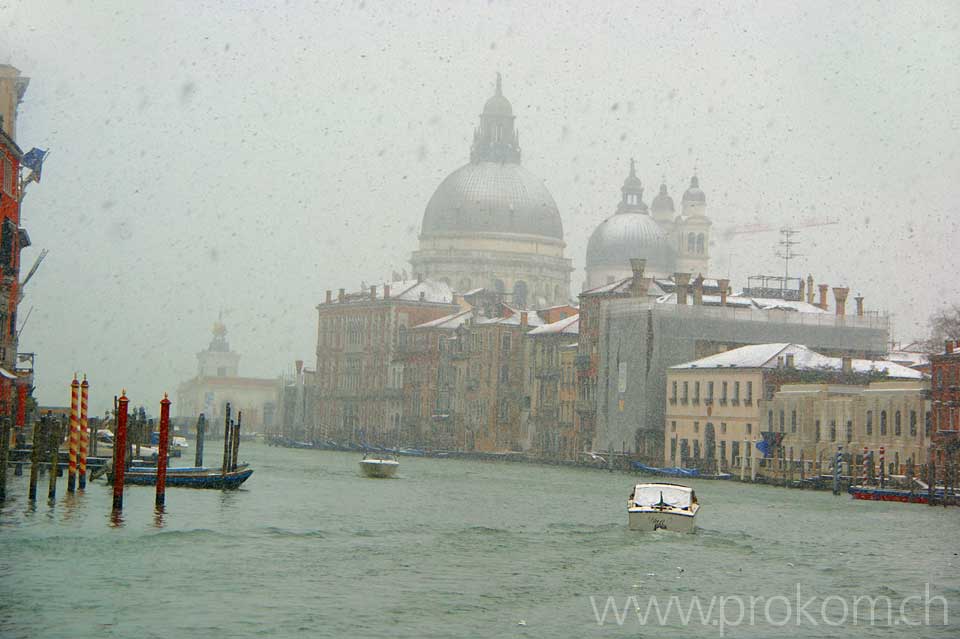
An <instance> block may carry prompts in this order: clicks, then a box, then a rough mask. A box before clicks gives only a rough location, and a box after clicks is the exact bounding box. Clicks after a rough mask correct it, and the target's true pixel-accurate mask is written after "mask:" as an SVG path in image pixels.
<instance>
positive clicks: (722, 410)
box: [664, 343, 923, 469]
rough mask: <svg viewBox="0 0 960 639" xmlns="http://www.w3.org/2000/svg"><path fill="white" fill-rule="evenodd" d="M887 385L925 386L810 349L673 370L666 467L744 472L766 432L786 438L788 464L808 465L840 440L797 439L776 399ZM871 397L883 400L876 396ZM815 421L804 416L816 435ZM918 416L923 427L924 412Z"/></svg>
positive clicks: (757, 349) (760, 350) (768, 349)
mask: <svg viewBox="0 0 960 639" xmlns="http://www.w3.org/2000/svg"><path fill="white" fill-rule="evenodd" d="M881 380H882V381H883V382H884V383H886V382H887V381H889V380H906V381H908V382H910V384H914V383H917V384H920V383H922V380H923V375H922V374H921V373H919V372H917V371H914V370H913V369H910V368H906V367H904V366H900V365H898V364H894V363H892V362H887V361H874V360H864V359H851V358H846V359H844V358H838V357H826V356H823V355H821V354H819V353H816V352H814V351H812V350H811V349H809V348H807V347H806V346H802V345H798V344H785V343H774V344H756V345H751V346H742V347H740V348H735V349H732V350H729V351H725V352H722V353H718V354H716V355H711V356H708V357H705V358H702V359H698V360H695V361H692V362H686V363H684V364H679V365H676V366H671V367H670V368H669V369H667V399H666V404H665V413H666V417H665V424H664V433H665V441H664V462H665V463H667V464H675V465H678V466H701V467H706V468H710V469H715V468H717V467H719V468H720V469H729V468H731V467H734V468H735V467H738V466H739V465H740V460H741V455H746V456H748V457H749V456H750V455H752V454H756V453H754V452H753V446H752V444H753V443H754V442H757V441H759V440H760V439H761V433H762V432H764V431H767V432H779V433H785V434H786V435H787V436H788V439H787V440H785V443H784V444H783V446H785V447H788V448H789V450H788V451H787V454H786V457H787V458H788V459H799V456H800V455H801V454H802V453H805V459H806V460H807V461H810V460H812V459H817V455H819V454H821V453H822V452H823V451H824V450H826V446H827V444H831V443H832V442H836V441H838V440H837V439H836V437H834V438H833V439H831V438H830V437H828V436H827V435H826V434H825V435H824V436H823V437H821V438H819V439H818V438H814V437H813V435H812V434H811V435H810V437H809V441H807V440H804V439H802V437H804V436H805V435H804V433H806V432H807V431H803V432H802V433H801V434H800V435H797V433H798V428H801V429H802V428H803V424H802V423H799V422H798V413H797V411H796V410H793V411H790V410H783V409H782V407H781V408H779V409H778V408H777V406H775V405H774V404H775V403H776V402H775V401H774V400H775V398H776V397H781V395H782V396H784V397H785V396H786V395H785V394H783V393H781V392H780V389H781V387H784V385H785V384H791V386H790V388H791V389H793V392H800V391H801V390H802V391H804V392H806V391H807V390H809V389H813V388H816V389H817V391H818V392H819V390H820V388H821V384H823V383H827V384H830V385H831V386H830V387H829V388H830V389H831V392H836V393H846V394H848V395H854V394H863V392H864V388H865V386H866V385H867V384H871V383H873V382H878V383H879V382H880V381H881ZM801 382H803V383H801ZM896 388H897V389H901V388H903V386H902V385H900V386H897V387H896ZM836 389H841V390H836ZM910 389H911V391H910V392H911V393H912V395H913V396H914V397H913V398H914V399H917V398H919V400H920V401H921V403H922V397H921V391H920V390H919V387H918V388H914V387H913V386H910ZM870 392H871V393H874V395H876V394H877V393H876V392H875V390H871V391H870ZM791 397H793V396H791ZM781 403H782V402H781ZM808 408H809V407H808ZM914 409H915V407H914ZM813 414H814V413H813V410H812V408H809V409H805V410H804V411H801V412H800V413H799V418H800V421H801V422H802V421H803V420H808V421H809V422H810V426H811V428H812V426H813V424H814V418H813V417H812V415H813ZM819 414H820V413H818V415H819ZM919 415H920V418H921V419H922V418H923V411H922V410H920V412H919ZM788 417H789V419H788ZM914 417H916V416H914ZM834 419H836V418H834ZM826 423H827V422H824V424H826ZM845 423H846V422H845V421H844V422H841V424H845ZM914 425H915V424H914ZM809 432H810V433H812V432H813V431H812V430H810V431H809ZM886 434H887V433H886V432H884V436H886ZM891 434H892V433H891ZM914 434H915V435H916V430H915V429H914ZM851 436H852V435H851ZM898 436H899V433H898ZM791 437H793V439H790V438H791ZM798 437H799V438H800V439H797V438H798ZM795 440H796V441H795ZM851 441H852V440H851ZM858 441H859V439H858ZM873 441H874V442H875V441H877V440H873ZM890 443H892V442H890ZM804 446H805V448H804ZM794 448H796V450H794ZM904 450H905V452H906V449H904ZM912 452H913V451H912V449H911V453H912ZM793 453H796V454H797V457H793V456H792V454H793ZM891 454H892V453H891Z"/></svg>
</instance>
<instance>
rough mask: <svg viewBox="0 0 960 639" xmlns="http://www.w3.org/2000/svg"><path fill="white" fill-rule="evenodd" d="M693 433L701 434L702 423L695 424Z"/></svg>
mask: <svg viewBox="0 0 960 639" xmlns="http://www.w3.org/2000/svg"><path fill="white" fill-rule="evenodd" d="M693 432H695V433H699V432H700V422H693Z"/></svg>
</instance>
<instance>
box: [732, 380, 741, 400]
mask: <svg viewBox="0 0 960 639" xmlns="http://www.w3.org/2000/svg"><path fill="white" fill-rule="evenodd" d="M733 403H734V404H739V403H740V382H734V383H733Z"/></svg>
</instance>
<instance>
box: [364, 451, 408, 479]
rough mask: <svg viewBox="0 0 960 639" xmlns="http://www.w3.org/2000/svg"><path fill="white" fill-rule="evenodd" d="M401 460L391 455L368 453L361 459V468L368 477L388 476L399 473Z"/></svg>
mask: <svg viewBox="0 0 960 639" xmlns="http://www.w3.org/2000/svg"><path fill="white" fill-rule="evenodd" d="M399 467H400V462H398V461H397V460H396V459H393V457H391V456H390V455H383V454H368V455H364V456H363V459H361V460H360V470H361V471H363V474H364V476H366V477H378V478H388V477H393V476H394V475H396V474H397V468H399Z"/></svg>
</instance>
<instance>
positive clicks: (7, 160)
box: [0, 64, 42, 439]
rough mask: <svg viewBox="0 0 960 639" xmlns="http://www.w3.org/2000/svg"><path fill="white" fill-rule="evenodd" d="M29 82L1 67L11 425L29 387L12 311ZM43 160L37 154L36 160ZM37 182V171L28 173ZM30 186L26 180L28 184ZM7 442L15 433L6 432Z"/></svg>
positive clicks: (5, 374) (0, 328)
mask: <svg viewBox="0 0 960 639" xmlns="http://www.w3.org/2000/svg"><path fill="white" fill-rule="evenodd" d="M29 83H30V79H29V78H26V77H24V76H22V75H21V74H20V71H19V70H18V69H16V68H14V67H12V66H10V65H8V64H0V414H3V415H10V414H11V413H14V412H15V414H16V419H15V421H14V424H15V426H17V427H20V428H22V427H23V425H24V420H25V411H26V396H27V395H28V394H29V393H30V389H31V388H32V387H33V368H32V356H30V358H29V359H30V363H31V367H30V368H20V367H19V366H18V363H19V358H18V357H17V347H18V339H17V309H18V307H19V305H20V298H21V297H22V293H21V290H20V252H21V251H22V250H23V249H25V248H27V247H28V246H30V236H29V235H28V234H27V231H26V229H25V228H23V227H22V226H21V218H20V202H21V200H22V198H23V193H22V190H23V188H24V185H25V182H24V181H22V180H21V177H20V171H21V163H22V160H24V153H23V151H22V150H21V149H20V147H19V146H18V145H17V142H16V139H17V111H18V108H19V105H20V102H21V101H22V100H23V96H24V93H25V92H26V90H27V86H28V84H29ZM41 160H42V155H41ZM29 177H30V178H31V179H36V180H39V172H35V173H31V174H30V176H29ZM27 181H29V180H27ZM10 437H11V439H13V438H14V437H15V433H14V432H13V430H11V433H10Z"/></svg>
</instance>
